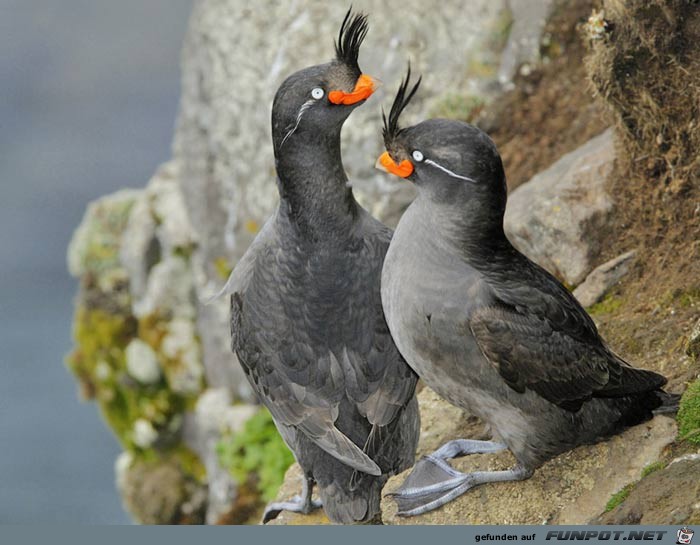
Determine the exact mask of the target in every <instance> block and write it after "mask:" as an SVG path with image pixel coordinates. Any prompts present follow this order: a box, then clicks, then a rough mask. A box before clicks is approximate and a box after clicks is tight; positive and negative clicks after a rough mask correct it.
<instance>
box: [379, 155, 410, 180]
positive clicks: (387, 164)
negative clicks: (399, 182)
mask: <svg viewBox="0 0 700 545" xmlns="http://www.w3.org/2000/svg"><path fill="white" fill-rule="evenodd" d="M375 166H376V167H377V168H380V169H382V170H386V171H387V172H390V173H391V174H396V175H397V176H398V177H400V178H408V177H409V176H410V175H411V174H412V173H413V163H411V161H409V160H408V159H404V160H403V161H401V162H400V163H399V164H398V165H397V164H396V162H395V161H394V160H393V159H392V158H391V155H389V152H388V151H385V152H384V153H382V154H381V155H380V156H379V159H377V164H376V165H375Z"/></svg>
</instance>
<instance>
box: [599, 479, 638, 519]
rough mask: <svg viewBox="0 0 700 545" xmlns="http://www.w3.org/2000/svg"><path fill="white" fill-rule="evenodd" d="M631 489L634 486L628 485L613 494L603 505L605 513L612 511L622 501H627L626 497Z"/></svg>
mask: <svg viewBox="0 0 700 545" xmlns="http://www.w3.org/2000/svg"><path fill="white" fill-rule="evenodd" d="M633 488H634V484H628V485H627V486H625V487H624V488H623V489H622V490H620V491H619V492H615V493H614V494H613V495H612V496H611V497H610V499H609V500H608V503H607V504H605V512H606V513H607V512H608V511H612V510H613V509H615V507H617V506H618V505H620V504H621V503H622V502H623V501H625V500H626V499H627V496H629V495H630V492H631V491H632V489H633Z"/></svg>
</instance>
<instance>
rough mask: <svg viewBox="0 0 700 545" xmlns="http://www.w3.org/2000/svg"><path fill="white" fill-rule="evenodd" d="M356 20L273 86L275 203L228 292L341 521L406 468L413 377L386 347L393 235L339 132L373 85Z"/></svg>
mask: <svg viewBox="0 0 700 545" xmlns="http://www.w3.org/2000/svg"><path fill="white" fill-rule="evenodd" d="M366 33H367V21H366V17H365V16H364V15H352V14H351V13H350V12H348V14H347V15H346V17H345V20H344V21H343V24H342V27H341V29H340V34H339V36H338V41H337V44H336V58H335V60H333V61H332V62H330V63H327V64H322V65H319V66H313V67H310V68H306V69H304V70H301V71H299V72H297V73H295V74H293V75H292V76H290V77H289V78H287V80H286V81H285V82H284V83H283V84H282V85H281V87H280V88H279V90H278V91H277V94H276V96H275V99H274V103H273V107H272V135H273V144H274V152H275V159H276V167H277V185H278V188H279V193H280V203H279V206H278V208H277V210H276V211H275V213H274V214H273V216H272V217H271V218H270V219H269V220H268V221H267V223H266V224H265V226H264V227H263V229H262V230H261V231H260V233H259V234H258V236H257V237H256V239H255V241H254V242H253V244H252V245H251V246H250V248H249V249H248V251H247V252H246V253H245V255H244V256H243V258H242V259H241V261H240V262H239V263H238V265H237V266H236V269H235V270H234V272H233V273H232V275H231V278H230V279H229V282H228V283H227V286H226V288H225V291H226V292H227V293H230V294H232V296H231V332H232V343H233V350H234V352H235V353H236V355H237V356H238V359H239V361H240V363H241V365H242V366H243V369H244V371H245V373H246V375H247V377H248V379H249V380H250V383H251V385H252V386H253V388H254V390H255V391H256V392H257V394H258V395H259V397H260V400H261V401H262V403H264V404H265V406H266V407H267V408H268V409H269V410H270V412H271V413H272V416H273V418H274V421H275V423H276V425H277V428H278V429H279V431H280V433H281V434H282V436H283V438H284V440H285V441H286V443H287V444H288V445H289V447H290V448H291V450H292V451H293V452H294V455H295V457H296V459H297V461H298V462H299V464H300V466H301V468H302V469H303V471H304V475H305V483H304V487H303V493H302V495H301V497H297V498H295V499H293V500H291V501H288V502H283V503H277V504H271V505H270V506H268V508H267V510H266V513H265V515H264V518H263V520H264V521H267V520H269V519H270V518H274V517H275V516H276V515H277V514H278V513H279V512H280V511H281V510H290V511H298V512H303V513H308V512H309V511H310V510H311V509H312V508H314V507H317V505H315V504H314V503H312V500H311V491H312V487H313V485H314V483H316V484H318V489H319V495H320V497H321V501H322V504H323V507H324V509H325V511H326V514H327V515H328V517H329V518H330V519H331V520H332V521H333V522H336V523H354V522H360V521H373V520H375V519H376V517H377V515H378V514H379V502H380V492H381V489H382V487H383V485H384V483H385V482H386V479H387V477H388V476H389V475H391V474H393V473H396V472H399V471H402V470H404V469H406V468H407V467H410V466H411V464H412V463H413V459H414V456H415V449H416V443H417V440H418V432H419V417H418V407H417V403H416V401H415V396H414V392H415V385H416V381H417V377H416V375H415V373H414V372H413V371H412V370H411V369H410V368H409V367H408V366H407V365H406V363H405V361H404V360H403V358H402V357H401V355H400V354H399V352H398V350H397V348H396V346H395V345H394V342H393V341H392V339H391V335H390V333H389V330H388V327H387V324H386V321H385V318H384V313H383V311H382V306H381V296H380V277H381V270H382V264H383V262H384V256H385V254H386V251H387V249H388V247H389V241H390V239H391V235H392V232H391V230H390V229H389V228H387V227H385V226H384V225H382V224H381V223H380V222H378V221H377V220H375V219H374V218H373V217H372V216H371V215H370V214H369V213H368V212H367V211H366V210H364V209H363V208H362V207H361V206H360V205H359V204H358V203H357V202H356V201H355V199H354V197H353V193H352V189H351V187H350V185H349V183H348V179H347V177H346V175H345V171H344V168H343V163H342V160H341V156H340V130H341V127H342V125H343V123H344V122H345V120H346V119H347V117H348V116H349V115H350V113H351V112H352V111H353V109H354V108H355V107H357V106H358V105H360V104H362V103H363V102H364V100H365V99H366V98H367V97H368V96H369V95H370V94H371V93H372V91H373V90H374V83H373V80H372V79H371V78H370V77H369V76H366V75H363V74H362V73H361V72H360V68H359V66H358V62H357V58H358V53H359V48H360V44H361V43H362V41H363V39H364V37H365V34H366Z"/></svg>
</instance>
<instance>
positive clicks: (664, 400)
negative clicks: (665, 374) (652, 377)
mask: <svg viewBox="0 0 700 545" xmlns="http://www.w3.org/2000/svg"><path fill="white" fill-rule="evenodd" d="M654 393H655V394H656V397H657V398H658V399H659V401H660V402H661V404H660V405H659V406H658V407H657V408H656V409H654V410H653V411H652V412H653V413H654V414H655V415H657V414H676V413H677V412H678V407H679V405H680V402H681V395H680V394H671V393H669V392H664V391H663V390H657V391H656V392H654Z"/></svg>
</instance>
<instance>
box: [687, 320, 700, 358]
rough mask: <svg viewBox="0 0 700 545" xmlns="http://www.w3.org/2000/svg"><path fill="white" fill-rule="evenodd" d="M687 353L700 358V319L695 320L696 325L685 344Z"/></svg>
mask: <svg viewBox="0 0 700 545" xmlns="http://www.w3.org/2000/svg"><path fill="white" fill-rule="evenodd" d="M685 353H686V354H688V356H690V357H691V358H695V359H699V358H700V320H698V321H697V322H695V326H694V327H693V329H692V330H691V332H690V334H689V335H688V340H687V341H686V344H685Z"/></svg>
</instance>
